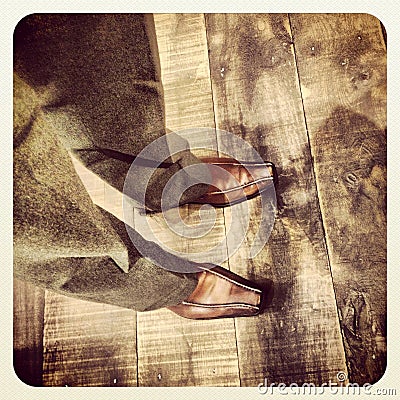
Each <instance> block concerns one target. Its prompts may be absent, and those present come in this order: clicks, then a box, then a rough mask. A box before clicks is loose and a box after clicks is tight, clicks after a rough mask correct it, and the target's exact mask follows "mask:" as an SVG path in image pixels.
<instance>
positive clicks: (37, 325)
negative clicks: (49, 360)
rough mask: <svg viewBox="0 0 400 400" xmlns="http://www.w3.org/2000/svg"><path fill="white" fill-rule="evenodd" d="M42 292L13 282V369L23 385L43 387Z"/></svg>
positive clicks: (23, 283) (16, 281) (30, 285)
mask: <svg viewBox="0 0 400 400" xmlns="http://www.w3.org/2000/svg"><path fill="white" fill-rule="evenodd" d="M43 315H44V290H43V289H41V288H37V287H35V286H33V285H32V284H30V283H28V282H23V281H20V280H18V279H14V321H13V322H14V324H13V328H14V370H15V372H16V374H17V376H18V377H19V379H21V380H22V381H23V382H24V383H26V384H28V385H31V386H42V372H43V325H44V320H43Z"/></svg>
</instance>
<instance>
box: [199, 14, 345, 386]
mask: <svg viewBox="0 0 400 400" xmlns="http://www.w3.org/2000/svg"><path fill="white" fill-rule="evenodd" d="M206 21H207V24H206V28H207V34H208V41H209V54H210V68H211V77H212V87H213V95H214V99H215V113H216V121H217V127H218V128H222V129H226V130H228V131H230V132H232V133H234V134H236V135H239V136H240V137H242V138H244V139H245V140H246V141H248V142H249V143H250V144H251V145H252V146H253V147H254V148H255V149H256V150H257V151H258V152H259V154H260V155H261V157H263V159H264V160H269V161H272V162H274V163H275V164H276V166H277V169H278V174H279V177H280V186H279V187H278V192H277V194H278V202H279V204H280V212H279V215H278V216H277V218H276V221H275V226H274V229H273V231H272V233H271V236H270V238H269V240H268V243H267V245H266V246H265V247H264V249H263V250H262V251H261V252H260V253H259V254H258V256H257V257H256V258H253V259H248V256H249V246H250V244H251V241H252V238H253V237H254V235H255V231H256V230H257V229H258V226H257V225H258V223H259V222H258V221H259V216H260V205H261V203H260V199H255V200H252V201H251V202H249V206H250V207H249V211H248V212H249V213H250V215H251V224H250V228H249V230H248V235H247V237H246V241H247V242H246V241H245V243H244V245H243V246H242V247H241V248H240V249H239V251H238V252H237V253H236V255H235V256H234V257H231V259H230V262H229V264H230V267H231V269H232V270H234V271H235V272H238V273H240V274H241V275H244V276H248V277H250V278H252V279H256V280H257V279H259V280H261V279H263V278H270V279H272V280H273V281H274V285H275V296H274V299H273V302H272V304H271V306H270V308H269V309H268V310H267V312H266V313H265V314H264V315H261V316H260V317H258V318H254V319H238V320H237V321H236V327H237V338H238V353H239V366H240V377H241V385H243V386H254V385H258V384H259V383H262V382H264V379H267V380H268V384H271V383H273V382H276V383H280V382H283V383H285V384H290V383H302V382H313V383H315V384H321V383H323V382H328V381H329V380H331V381H332V382H336V374H337V372H338V371H346V364H345V358H344V349H343V344H342V338H341V335H340V326H339V321H338V315H337V310H336V303H335V297H334V292H333V287H332V280H331V274H330V270H329V264H328V259H327V255H326V249H325V243H324V237H323V229H322V224H321V218H320V214H319V212H318V198H317V193H316V189H315V182H314V177H313V171H312V164H311V155H310V148H309V144H308V137H307V131H306V126H305V122H304V116H303V109H302V102H301V93H300V88H299V84H298V76H297V70H296V65H295V58H294V54H293V46H292V42H293V38H292V36H291V34H290V27H289V21H288V17H287V16H286V15H280V14H271V15H262V14H256V15H248V14H246V15H238V14H224V15H218V14H211V15H207V18H206ZM237 150H238V151H239V150H240V149H237ZM246 243H247V245H246ZM228 246H229V243H228Z"/></svg>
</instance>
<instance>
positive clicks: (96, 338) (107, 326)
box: [43, 292, 137, 386]
mask: <svg viewBox="0 0 400 400" xmlns="http://www.w3.org/2000/svg"><path fill="white" fill-rule="evenodd" d="M135 315H136V313H135V312H134V311H132V310H127V309H123V308H119V307H113V306H110V305H105V304H97V303H92V302H87V301H82V300H77V299H73V298H69V297H65V296H60V295H58V294H56V293H52V292H46V306H45V330H44V365H43V385H44V386H136V385H137V357H136V329H135V328H136V327H135V325H136V318H135Z"/></svg>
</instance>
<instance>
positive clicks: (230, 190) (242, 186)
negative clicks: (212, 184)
mask: <svg viewBox="0 0 400 400" xmlns="http://www.w3.org/2000/svg"><path fill="white" fill-rule="evenodd" d="M273 179H274V178H273V177H272V176H268V177H265V178H259V179H256V180H254V181H252V182H248V183H244V184H243V185H240V186H237V187H235V188H232V189H226V190H219V191H216V192H209V193H207V195H209V194H221V193H222V194H223V193H229V192H234V191H235V190H240V189H243V188H245V187H247V186H251V185H254V184H257V183H260V182H264V181H272V180H273Z"/></svg>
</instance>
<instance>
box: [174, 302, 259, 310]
mask: <svg viewBox="0 0 400 400" xmlns="http://www.w3.org/2000/svg"><path fill="white" fill-rule="evenodd" d="M181 304H183V305H186V306H193V307H204V308H251V309H254V310H258V309H259V307H257V306H252V305H251V304H245V303H228V304H201V303H191V302H189V301H182V303H181Z"/></svg>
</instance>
